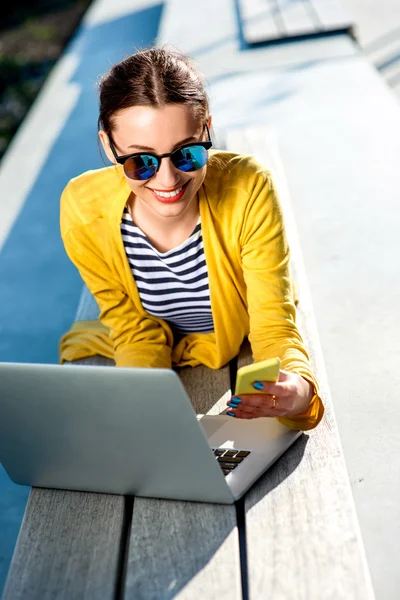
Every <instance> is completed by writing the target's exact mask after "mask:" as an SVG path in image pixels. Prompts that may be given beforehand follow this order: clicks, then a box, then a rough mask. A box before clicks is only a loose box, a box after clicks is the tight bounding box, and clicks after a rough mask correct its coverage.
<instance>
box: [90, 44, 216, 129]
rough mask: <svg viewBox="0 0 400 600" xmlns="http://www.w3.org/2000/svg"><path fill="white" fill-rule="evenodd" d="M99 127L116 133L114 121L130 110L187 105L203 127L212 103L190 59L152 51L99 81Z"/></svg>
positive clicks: (135, 56)
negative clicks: (116, 115) (145, 107)
mask: <svg viewBox="0 0 400 600" xmlns="http://www.w3.org/2000/svg"><path fill="white" fill-rule="evenodd" d="M99 88H100V108H99V120H98V127H99V128H103V129H104V131H105V132H106V133H111V131H112V129H113V117H114V116H115V114H116V113H118V112H119V111H121V110H123V109H125V108H129V107H131V106H151V107H153V108H161V107H163V106H165V105H166V104H186V105H189V106H191V107H192V108H193V110H194V114H195V116H196V117H198V118H199V119H200V120H202V121H203V122H204V123H205V122H206V121H207V119H208V116H209V101H208V97H207V94H206V91H205V87H204V84H203V81H202V77H201V75H200V73H199V72H198V71H197V70H196V68H195V67H194V65H193V63H192V61H191V59H189V58H188V57H187V56H185V55H184V54H181V53H180V52H178V51H176V50H170V49H166V48H161V47H159V48H150V49H148V50H141V51H139V52H137V53H136V54H132V55H131V56H128V57H127V58H125V59H124V60H122V61H121V62H119V63H117V64H116V65H114V66H113V67H112V68H111V69H110V70H109V71H108V73H106V74H105V75H104V76H103V77H102V78H101V80H100V83H99Z"/></svg>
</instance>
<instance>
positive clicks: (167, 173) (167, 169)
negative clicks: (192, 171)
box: [152, 157, 180, 189]
mask: <svg viewBox="0 0 400 600" xmlns="http://www.w3.org/2000/svg"><path fill="white" fill-rule="evenodd" d="M179 173H180V171H179V169H177V168H176V167H174V165H173V164H172V161H171V159H170V158H169V157H164V158H163V159H162V160H161V164H160V168H159V169H158V171H157V173H156V176H155V177H154V178H153V180H152V183H153V181H154V183H156V184H157V186H159V188H160V189H163V188H165V189H171V188H174V187H176V186H177V185H178V184H179V183H180V177H179Z"/></svg>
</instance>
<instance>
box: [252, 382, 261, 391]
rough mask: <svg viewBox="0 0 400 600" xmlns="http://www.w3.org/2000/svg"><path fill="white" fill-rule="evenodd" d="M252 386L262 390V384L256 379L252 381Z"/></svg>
mask: <svg viewBox="0 0 400 600" xmlns="http://www.w3.org/2000/svg"><path fill="white" fill-rule="evenodd" d="M253 388H255V389H256V390H262V389H263V384H262V383H261V381H256V382H255V383H253Z"/></svg>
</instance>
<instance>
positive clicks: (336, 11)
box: [238, 0, 352, 46]
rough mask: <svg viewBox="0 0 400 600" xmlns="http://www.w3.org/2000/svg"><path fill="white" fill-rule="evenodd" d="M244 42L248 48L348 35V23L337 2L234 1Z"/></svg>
mask: <svg viewBox="0 0 400 600" xmlns="http://www.w3.org/2000/svg"><path fill="white" fill-rule="evenodd" d="M238 3H239V4H238V6H239V11H238V13H239V18H240V22H241V28H242V33H243V37H244V40H245V42H246V43H247V44H249V45H250V46H252V45H262V44H269V43H271V44H273V43H276V42H278V41H285V40H295V39H296V38H304V37H307V38H308V37H313V36H315V35H321V34H325V33H333V32H337V31H341V32H343V31H345V32H350V31H351V30H352V22H351V19H350V18H349V15H348V14H347V13H346V11H345V10H344V8H343V5H342V4H341V3H340V1H339V0H290V1H288V0H238Z"/></svg>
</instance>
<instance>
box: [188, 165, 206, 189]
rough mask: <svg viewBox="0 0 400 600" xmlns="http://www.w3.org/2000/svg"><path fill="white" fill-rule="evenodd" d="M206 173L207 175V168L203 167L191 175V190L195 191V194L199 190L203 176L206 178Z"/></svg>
mask: <svg viewBox="0 0 400 600" xmlns="http://www.w3.org/2000/svg"><path fill="white" fill-rule="evenodd" d="M206 173H207V168H206V167H204V168H203V169H200V170H199V171H195V172H194V173H193V174H192V177H191V179H192V189H193V190H196V192H197V190H198V189H199V188H200V186H201V184H202V183H203V181H204V179H205V176H206Z"/></svg>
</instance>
